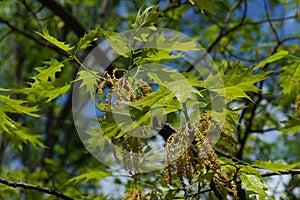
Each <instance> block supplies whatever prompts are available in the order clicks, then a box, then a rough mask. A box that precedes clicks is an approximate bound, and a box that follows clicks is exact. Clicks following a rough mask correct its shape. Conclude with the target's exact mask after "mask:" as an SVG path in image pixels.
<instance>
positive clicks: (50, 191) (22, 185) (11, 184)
mask: <svg viewBox="0 0 300 200" xmlns="http://www.w3.org/2000/svg"><path fill="white" fill-rule="evenodd" d="M0 183H2V184H4V185H7V186H9V187H14V188H17V187H20V188H23V189H29V190H35V191H39V192H43V193H46V194H50V195H53V196H56V197H58V198H60V199H65V200H73V198H71V197H68V196H66V195H64V194H62V193H60V192H58V191H57V190H54V189H50V188H47V187H42V186H39V185H32V184H27V183H22V182H13V181H8V180H5V179H3V178H0Z"/></svg>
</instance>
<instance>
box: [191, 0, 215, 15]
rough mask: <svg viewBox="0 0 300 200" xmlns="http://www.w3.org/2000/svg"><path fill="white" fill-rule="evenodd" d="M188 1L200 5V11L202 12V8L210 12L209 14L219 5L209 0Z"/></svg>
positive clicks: (213, 12)
mask: <svg viewBox="0 0 300 200" xmlns="http://www.w3.org/2000/svg"><path fill="white" fill-rule="evenodd" d="M190 2H191V3H192V4H193V5H194V2H196V3H197V4H198V6H199V7H200V9H201V11H202V13H204V10H206V11H208V12H210V13H211V14H214V15H215V14H216V13H215V9H218V8H219V6H217V5H216V4H214V3H212V1H211V0H190Z"/></svg>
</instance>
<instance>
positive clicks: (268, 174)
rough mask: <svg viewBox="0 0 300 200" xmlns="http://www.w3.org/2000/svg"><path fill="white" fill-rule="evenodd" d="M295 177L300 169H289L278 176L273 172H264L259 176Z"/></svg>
mask: <svg viewBox="0 0 300 200" xmlns="http://www.w3.org/2000/svg"><path fill="white" fill-rule="evenodd" d="M290 174H291V175H295V174H300V169H290V170H288V171H287V172H280V174H278V173H275V172H266V173H263V174H261V176H262V177H269V176H281V175H290Z"/></svg>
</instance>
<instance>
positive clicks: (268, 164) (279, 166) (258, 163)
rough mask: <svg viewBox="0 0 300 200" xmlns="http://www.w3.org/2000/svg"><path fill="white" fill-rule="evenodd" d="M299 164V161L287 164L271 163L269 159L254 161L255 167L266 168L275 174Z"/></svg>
mask: <svg viewBox="0 0 300 200" xmlns="http://www.w3.org/2000/svg"><path fill="white" fill-rule="evenodd" d="M299 164H300V163H295V164H290V165H287V164H284V163H282V162H276V163H273V162H272V161H271V160H269V161H266V162H265V161H263V160H257V161H255V162H254V165H255V166H256V167H259V168H263V169H268V170H271V171H273V172H275V173H277V174H280V172H287V171H288V170H289V169H293V168H295V167H297V166H298V165H299Z"/></svg>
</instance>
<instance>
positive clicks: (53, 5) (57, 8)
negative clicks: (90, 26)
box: [38, 0, 85, 37]
mask: <svg viewBox="0 0 300 200" xmlns="http://www.w3.org/2000/svg"><path fill="white" fill-rule="evenodd" d="M38 2H40V3H41V4H42V5H43V6H45V7H47V8H48V9H49V10H51V11H52V12H53V13H54V14H55V15H57V16H59V17H60V18H61V19H62V20H63V21H64V22H65V23H66V25H67V26H68V27H69V28H70V29H71V30H73V31H74V32H75V34H76V35H77V36H78V37H83V35H84V33H85V29H84V28H83V26H82V25H81V24H80V23H79V22H78V21H77V19H75V18H74V17H73V16H72V15H71V14H70V13H69V12H68V11H67V10H66V9H64V7H62V6H61V5H60V4H59V3H58V2H56V1H53V0H38Z"/></svg>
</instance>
